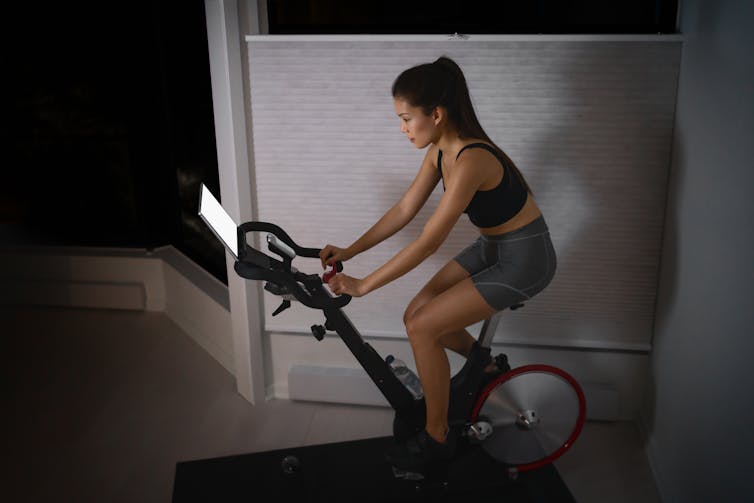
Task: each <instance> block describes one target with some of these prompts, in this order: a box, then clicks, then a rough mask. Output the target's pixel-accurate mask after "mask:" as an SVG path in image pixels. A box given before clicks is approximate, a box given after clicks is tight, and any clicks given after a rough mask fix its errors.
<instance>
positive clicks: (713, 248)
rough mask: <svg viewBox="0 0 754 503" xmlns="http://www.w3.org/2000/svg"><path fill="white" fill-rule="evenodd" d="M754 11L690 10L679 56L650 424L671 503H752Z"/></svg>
mask: <svg viewBox="0 0 754 503" xmlns="http://www.w3.org/2000/svg"><path fill="white" fill-rule="evenodd" d="M752 23H754V2H751V1H750V0H722V1H716V0H688V1H685V2H683V5H682V12H681V23H680V27H681V31H682V32H683V33H684V47H683V54H682V60H681V75H680V81H679V89H678V105H677V111H676V127H675V138H674V148H673V160H672V169H671V179H670V188H669V194H668V197H669V201H668V210H667V221H666V231H665V238H664V244H663V255H662V270H661V279H660V285H659V292H658V298H659V301H658V305H657V317H656V327H655V337H654V352H653V355H652V379H651V386H650V389H649V393H648V399H647V404H646V407H645V410H644V413H643V420H644V423H645V427H646V429H647V433H648V440H649V445H648V451H649V457H650V461H651V463H652V466H653V468H654V470H655V476H656V479H657V483H658V486H659V489H660V491H661V493H662V496H663V500H664V501H667V502H696V501H702V502H706V501H725V502H737V501H751V498H752V495H754V477H753V476H752V474H751V461H750V456H751V455H752V454H754V434H753V433H752V428H753V427H754V406H753V404H754V398H752V396H753V394H752V390H751V384H752V383H754V370H752V369H753V368H754V367H753V366H752V362H751V357H752V356H753V355H754V314H753V313H754V311H753V310H752V299H754V260H752V259H754V254H753V253H752V251H753V250H754V226H753V225H752V217H753V216H754V202H753V198H752V189H753V188H754V172H753V171H752V169H753V168H754V162H752V161H753V160H754V146H753V144H754V142H753V141H752V140H754V56H752V52H753V51H752V49H754V30H752Z"/></svg>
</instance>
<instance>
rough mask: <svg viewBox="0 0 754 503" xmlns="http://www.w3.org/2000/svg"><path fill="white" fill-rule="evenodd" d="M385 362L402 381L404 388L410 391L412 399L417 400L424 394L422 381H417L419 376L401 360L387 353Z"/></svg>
mask: <svg viewBox="0 0 754 503" xmlns="http://www.w3.org/2000/svg"><path fill="white" fill-rule="evenodd" d="M385 363H387V364H388V365H389V366H390V369H391V370H392V371H393V374H395V377H397V378H398V380H399V381H400V382H401V383H403V385H404V386H405V387H406V389H408V390H409V391H410V392H411V394H412V395H413V396H414V400H419V399H421V397H423V396H424V391H423V390H422V383H421V382H420V381H419V378H418V377H417V376H416V374H415V373H414V371H413V370H411V369H410V368H408V367H407V366H406V364H405V363H404V362H403V361H402V360H399V359H397V358H395V357H394V356H393V355H387V358H385Z"/></svg>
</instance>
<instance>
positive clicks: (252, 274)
mask: <svg viewBox="0 0 754 503" xmlns="http://www.w3.org/2000/svg"><path fill="white" fill-rule="evenodd" d="M249 232H269V233H271V234H272V235H274V236H275V237H276V238H277V239H279V240H280V241H282V242H283V243H285V244H286V245H287V246H288V247H290V248H291V249H292V250H293V251H294V252H295V254H296V256H300V257H307V258H319V253H320V251H321V250H320V249H318V248H304V247H302V246H299V245H298V244H296V242H295V241H293V239H291V237H290V236H289V235H288V234H287V233H286V232H285V231H284V230H283V229H282V228H280V227H278V226H277V225H275V224H271V223H268V222H245V223H243V224H241V225H239V226H238V243H239V251H238V260H237V261H236V263H235V265H234V267H233V268H234V269H235V270H236V273H238V275H239V276H241V277H243V278H247V279H254V280H261V281H267V282H270V283H274V284H275V285H278V286H279V287H283V288H284V289H285V290H286V291H287V292H288V293H290V294H291V295H293V296H294V297H295V298H296V300H298V301H299V302H301V303H302V304H304V305H305V306H307V307H310V308H313V309H323V310H324V309H327V308H340V307H344V306H346V305H347V304H348V303H349V302H351V296H350V295H341V296H339V297H333V296H331V295H330V294H329V292H328V291H327V290H326V289H325V288H324V287H323V286H322V284H323V282H324V281H325V279H323V278H320V277H319V276H318V275H306V274H303V273H300V272H298V271H296V270H295V269H293V268H292V267H291V260H292V258H293V257H288V256H287V255H286V254H285V253H280V255H281V258H282V259H283V260H282V261H281V260H278V259H276V258H274V257H271V256H269V255H267V254H266V253H263V252H261V251H259V250H257V249H256V248H254V247H252V246H250V245H249V244H248V242H247V241H246V234H248V233H249ZM276 253H277V252H276ZM334 270H337V271H338V272H340V271H342V270H343V264H342V263H341V262H337V263H336V265H335V268H334ZM331 273H332V271H330V273H328V274H330V275H331ZM325 276H327V275H325ZM327 279H329V278H327Z"/></svg>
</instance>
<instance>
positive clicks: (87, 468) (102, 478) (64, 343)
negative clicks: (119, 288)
mask: <svg viewBox="0 0 754 503" xmlns="http://www.w3.org/2000/svg"><path fill="white" fill-rule="evenodd" d="M0 315H2V319H0V327H2V328H1V330H2V336H1V337H0V341H2V342H1V344H2V346H0V355H2V356H0V358H2V369H3V378H2V383H3V387H4V388H5V389H4V393H3V395H4V397H7V399H8V400H7V401H6V402H5V403H6V404H7V405H6V407H4V413H3V414H2V422H3V431H4V432H6V436H7V440H6V442H4V443H5V444H6V446H4V448H3V454H4V458H5V460H4V463H3V464H4V465H5V468H4V469H3V470H2V473H3V480H2V486H0V498H2V499H3V501H13V502H22V501H30V502H31V501H33V502H48V501H49V502H63V501H75V502H89V501H91V502H153V501H154V502H166V501H170V498H171V494H172V485H173V478H174V473H175V465H176V463H177V462H179V461H186V460H192V459H202V458H211V457H217V456H225V455H231V454H243V453H250V452H260V451H265V450H273V449H279V448H284V447H295V446H302V445H313V444H319V443H327V442H336V441H346V440H353V439H359V438H367V437H374V436H383V435H389V434H390V431H391V422H392V415H391V413H390V410H389V409H385V408H379V407H350V406H340V405H328V404H317V403H294V402H290V401H287V400H273V401H270V402H268V403H264V404H261V405H257V406H252V405H250V404H249V403H248V402H246V401H245V400H244V399H243V398H241V397H240V396H239V395H238V394H237V393H236V392H235V383H234V379H233V377H232V376H231V375H230V374H229V373H228V372H227V371H226V370H225V369H224V368H223V367H222V366H221V365H219V364H218V363H217V362H215V360H213V359H212V358H211V357H210V356H209V355H207V354H206V353H205V352H204V351H203V350H202V349H201V348H200V347H199V346H198V345H196V344H195V343H193V341H191V340H190V339H189V338H188V337H187V336H185V335H184V334H183V333H182V332H181V330H180V329H179V328H178V327H177V326H176V325H175V324H173V323H172V322H171V321H170V319H168V318H167V317H166V316H164V315H162V314H155V313H133V312H121V311H101V310H100V311H93V310H66V309H52V308H50V309H45V308H26V307H24V308H8V307H3V308H0ZM556 466H557V468H558V470H559V472H560V474H561V476H562V477H563V479H564V480H565V482H566V484H567V485H568V486H569V488H570V489H571V492H572V493H573V495H574V496H575V498H576V500H577V501H579V502H580V503H591V502H595V503H597V502H599V503H603V502H608V501H609V502H611V503H621V502H627V503H628V502H631V503H637V502H641V503H652V502H656V501H659V498H658V494H657V490H656V488H655V485H654V481H653V478H652V475H651V472H650V470H649V467H648V465H647V461H646V457H645V455H644V451H643V448H642V444H641V439H640V436H639V434H638V431H637V430H636V428H635V427H634V425H633V424H631V423H587V425H586V427H585V429H584V432H583V433H582V436H581V438H580V439H579V440H578V442H576V444H575V445H574V447H573V448H572V449H571V450H570V451H569V452H568V453H566V454H565V455H564V456H563V457H562V458H561V459H560V460H558V461H557V462H556Z"/></svg>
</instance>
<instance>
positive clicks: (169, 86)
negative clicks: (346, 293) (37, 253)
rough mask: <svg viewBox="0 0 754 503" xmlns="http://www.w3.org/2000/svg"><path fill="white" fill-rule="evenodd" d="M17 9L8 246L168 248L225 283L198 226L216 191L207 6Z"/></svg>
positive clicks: (0, 194) (9, 121)
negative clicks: (204, 192) (208, 194)
mask: <svg viewBox="0 0 754 503" xmlns="http://www.w3.org/2000/svg"><path fill="white" fill-rule="evenodd" d="M16 4H24V5H23V6H18V5H17V6H15V7H13V9H14V12H12V13H11V15H9V16H8V17H7V19H8V20H9V21H10V20H13V23H14V28H15V29H14V30H13V32H12V36H11V37H9V39H8V40H6V43H5V44H4V51H3V52H4V54H5V56H4V57H5V58H7V60H6V61H4V65H3V66H4V69H5V72H4V75H5V80H6V82H7V86H8V87H7V91H6V93H7V94H6V97H10V100H9V101H10V104H9V107H8V109H6V110H7V115H5V116H4V120H3V121H2V123H3V125H2V131H1V134H2V136H3V142H4V144H7V145H8V148H7V149H5V150H4V154H5V156H6V159H5V160H4V162H3V165H4V166H5V169H4V170H3V172H4V175H5V179H4V181H3V183H2V184H0V232H2V233H3V234H4V235H3V241H5V242H7V241H17V242H22V243H27V244H44V245H64V246H107V247H136V248H156V247H159V246H164V245H169V244H172V245H174V246H176V247H177V248H178V249H180V250H181V251H182V252H184V253H185V254H186V255H187V256H189V257H191V258H192V259H193V260H194V261H196V262H197V263H198V264H200V265H201V266H203V267H204V268H205V269H207V270H208V271H210V272H211V273H212V274H213V275H215V276H216V277H217V278H218V279H220V280H221V281H224V282H227V274H226V270H225V255H224V251H223V249H222V247H221V245H220V244H219V242H218V241H217V239H215V238H214V236H212V234H211V233H210V232H209V231H208V230H206V228H205V226H204V224H203V223H201V222H200V221H199V220H198V218H197V205H198V197H199V186H200V184H201V183H204V184H206V185H207V186H208V187H209V188H210V189H211V190H212V192H213V193H214V194H216V195H219V193H220V191H219V182H218V173H217V155H216V150H215V133H214V120H213V111H212V93H211V87H210V71H209V55H208V49H207V34H206V22H205V17H204V2H203V1H202V0H191V1H186V2H181V3H180V4H178V3H176V2H170V1H168V0H165V1H155V2H147V3H143V2H141V3H139V2H136V3H134V2H97V3H95V2H55V3H45V4H44V5H43V6H41V5H38V4H35V3H28V2H16Z"/></svg>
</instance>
